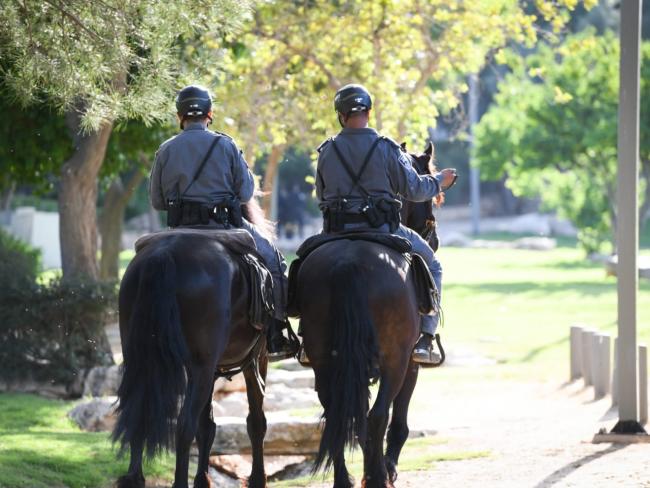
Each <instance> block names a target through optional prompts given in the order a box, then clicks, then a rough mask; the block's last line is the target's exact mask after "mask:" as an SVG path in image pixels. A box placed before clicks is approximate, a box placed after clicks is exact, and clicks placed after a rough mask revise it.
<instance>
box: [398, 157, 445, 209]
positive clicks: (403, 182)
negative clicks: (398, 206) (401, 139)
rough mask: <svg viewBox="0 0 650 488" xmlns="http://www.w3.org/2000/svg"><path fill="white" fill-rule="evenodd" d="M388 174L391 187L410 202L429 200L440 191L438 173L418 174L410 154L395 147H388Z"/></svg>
mask: <svg viewBox="0 0 650 488" xmlns="http://www.w3.org/2000/svg"><path fill="white" fill-rule="evenodd" d="M388 151H389V155H388V176H389V178H390V181H391V183H392V185H393V189H394V190H395V191H396V192H397V193H399V194H400V195H401V196H403V197H404V198H405V199H407V200H409V201H411V202H423V201H425V200H430V199H431V198H433V197H435V196H436V195H437V194H438V193H440V179H441V176H440V174H439V173H438V174H436V175H433V176H431V175H419V174H418V172H417V171H416V170H415V168H413V164H412V163H411V159H410V156H408V155H407V154H406V153H404V152H402V151H400V150H399V149H398V148H397V147H392V146H391V147H390V148H389V149H388Z"/></svg>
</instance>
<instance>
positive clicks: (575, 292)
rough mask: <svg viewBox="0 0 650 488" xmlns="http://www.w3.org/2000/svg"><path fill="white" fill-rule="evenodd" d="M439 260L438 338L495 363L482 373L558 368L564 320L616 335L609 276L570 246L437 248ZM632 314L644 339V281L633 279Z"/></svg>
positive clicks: (545, 373)
mask: <svg viewBox="0 0 650 488" xmlns="http://www.w3.org/2000/svg"><path fill="white" fill-rule="evenodd" d="M439 259H440V260H441V262H442V265H443V269H444V275H443V309H444V321H445V326H444V327H443V328H442V329H441V332H442V334H443V337H444V339H445V340H446V342H447V343H448V344H450V347H453V345H454V344H463V345H464V346H467V347H469V348H470V349H471V350H473V351H475V352H476V353H478V354H481V355H485V356H488V357H490V358H493V359H495V360H496V361H497V362H498V363H500V364H501V365H502V366H503V367H502V368H495V369H494V370H493V371H492V372H491V373H490V374H505V375H508V376H514V377H521V378H536V379H548V378H551V377H554V376H555V375H557V374H558V373H560V372H562V373H563V372H565V371H566V370H567V368H568V336H569V328H570V326H571V325H576V324H587V325H589V326H591V327H594V328H596V329H598V330H600V331H603V332H608V333H612V334H613V335H616V300H617V297H616V279H615V278H613V277H607V276H605V271H604V269H603V267H602V266H601V265H598V264H594V263H591V262H588V261H586V260H585V259H583V254H582V252H581V251H579V250H577V249H575V248H558V249H556V250H553V251H549V252H541V251H527V250H514V249H508V250H502V249H458V248H444V249H441V250H440V252H439ZM638 314H639V315H638V318H639V322H638V333H639V340H640V341H646V342H647V341H649V340H650V281H648V280H640V282H639V295H638Z"/></svg>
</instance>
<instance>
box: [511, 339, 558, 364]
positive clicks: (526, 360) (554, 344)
mask: <svg viewBox="0 0 650 488" xmlns="http://www.w3.org/2000/svg"><path fill="white" fill-rule="evenodd" d="M568 341H569V338H568V336H567V337H561V338H560V339H558V340H556V341H553V342H549V343H547V344H543V345H541V346H537V347H534V348H533V349H531V350H530V351H528V352H527V353H526V355H525V356H523V357H521V358H519V359H515V360H513V361H511V362H513V363H529V362H531V361H533V360H534V359H535V358H536V357H537V356H538V355H539V354H541V353H543V352H544V351H546V350H548V349H553V348H554V347H557V346H560V345H562V344H566V343H567V342H568Z"/></svg>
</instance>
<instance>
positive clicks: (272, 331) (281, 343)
mask: <svg viewBox="0 0 650 488" xmlns="http://www.w3.org/2000/svg"><path fill="white" fill-rule="evenodd" d="M285 328H286V329H287V332H288V334H289V338H288V339H287V338H286V337H285V336H284V334H283V333H282V331H283V329H285ZM266 338H267V351H268V357H269V361H271V362H274V361H280V360H282V359H287V358H291V357H294V356H295V355H296V353H297V352H298V347H299V342H298V340H297V338H296V336H295V334H294V333H293V331H292V330H291V326H290V325H289V321H288V320H284V321H283V320H279V319H276V318H274V319H273V320H272V321H271V322H270V324H269V327H268V330H267V335H266Z"/></svg>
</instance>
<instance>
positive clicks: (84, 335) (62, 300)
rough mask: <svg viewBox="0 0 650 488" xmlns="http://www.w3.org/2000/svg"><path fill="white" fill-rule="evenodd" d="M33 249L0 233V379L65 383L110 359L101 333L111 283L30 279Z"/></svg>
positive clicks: (33, 274)
mask: <svg viewBox="0 0 650 488" xmlns="http://www.w3.org/2000/svg"><path fill="white" fill-rule="evenodd" d="M35 256H36V257H37V256H38V254H34V252H33V251H31V250H29V249H28V248H27V247H26V246H24V245H23V244H21V243H19V242H16V240H15V239H12V238H8V237H7V236H6V235H0V260H1V261H2V262H1V263H0V266H1V268H0V288H1V289H2V292H1V293H0V379H2V380H4V381H5V382H8V383H14V382H19V381H23V380H36V381H44V382H48V383H57V384H62V385H65V386H67V387H70V386H71V385H73V384H74V383H75V380H76V379H77V377H78V375H79V374H80V373H81V372H83V371H84V370H86V369H88V368H91V367H93V366H97V365H108V364H112V362H113V360H112V357H111V355H110V347H109V346H108V344H107V340H106V334H105V333H104V323H105V319H106V315H107V313H108V311H110V310H113V309H114V303H115V286H114V285H113V284H106V283H96V282H90V283H89V282H81V281H62V280H60V279H58V280H54V281H52V282H50V283H49V284H47V285H41V284H37V283H36V281H35V280H36V273H37V270H38V259H37V258H36V257H35Z"/></svg>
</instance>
